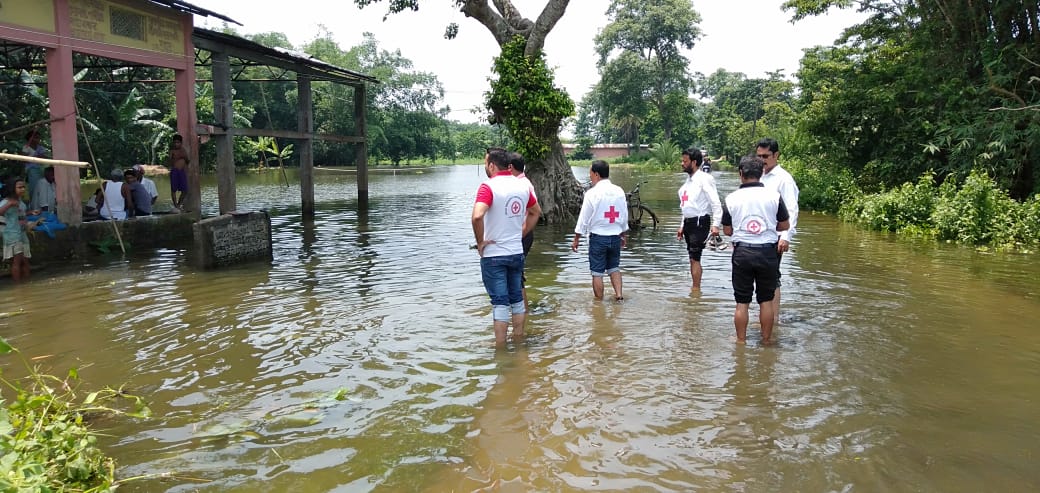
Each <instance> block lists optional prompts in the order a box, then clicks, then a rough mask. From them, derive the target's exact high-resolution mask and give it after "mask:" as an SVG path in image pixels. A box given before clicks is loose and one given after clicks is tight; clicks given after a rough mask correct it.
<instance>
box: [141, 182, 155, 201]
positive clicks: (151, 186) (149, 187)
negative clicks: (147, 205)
mask: <svg viewBox="0 0 1040 493" xmlns="http://www.w3.org/2000/svg"><path fill="white" fill-rule="evenodd" d="M141 186H142V187H144V189H145V190H148V195H149V196H151V197H152V203H155V199H156V198H158V197H159V189H158V188H155V182H154V181H152V179H151V178H145V177H144V176H142V177H141Z"/></svg>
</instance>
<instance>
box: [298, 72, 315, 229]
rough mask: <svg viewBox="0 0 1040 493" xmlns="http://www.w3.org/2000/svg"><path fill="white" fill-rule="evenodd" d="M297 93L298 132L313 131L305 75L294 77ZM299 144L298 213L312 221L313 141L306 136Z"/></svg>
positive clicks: (312, 118)
mask: <svg viewBox="0 0 1040 493" xmlns="http://www.w3.org/2000/svg"><path fill="white" fill-rule="evenodd" d="M296 92H297V93H298V98H299V100H298V103H297V109H296V112H297V116H298V117H299V130H300V132H303V133H306V134H310V133H311V132H313V131H314V104H313V103H312V101H313V97H312V95H311V80H310V78H308V77H307V76H305V75H297V76H296ZM299 144H300V212H301V213H302V214H303V218H304V219H314V141H313V140H312V139H311V138H310V136H309V135H308V136H306V137H304V138H302V139H300V141H299Z"/></svg>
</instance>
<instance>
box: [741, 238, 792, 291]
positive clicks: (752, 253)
mask: <svg viewBox="0 0 1040 493" xmlns="http://www.w3.org/2000/svg"><path fill="white" fill-rule="evenodd" d="M779 265H780V261H779V256H777V254H776V243H767V244H764V245H755V244H746V243H745V244H739V243H734V244H733V277H732V279H733V299H735V300H736V301H737V303H751V293H754V294H755V300H756V301H758V302H759V303H765V302H767V301H772V300H773V296H774V291H776V283H777V272H778V271H779V270H780V267H779Z"/></svg>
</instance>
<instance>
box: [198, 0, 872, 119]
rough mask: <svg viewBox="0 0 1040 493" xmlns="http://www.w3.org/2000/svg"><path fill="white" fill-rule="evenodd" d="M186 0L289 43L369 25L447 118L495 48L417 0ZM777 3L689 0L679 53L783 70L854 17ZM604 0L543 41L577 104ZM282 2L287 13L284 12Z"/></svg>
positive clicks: (354, 39)
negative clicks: (408, 64) (414, 8)
mask: <svg viewBox="0 0 1040 493" xmlns="http://www.w3.org/2000/svg"><path fill="white" fill-rule="evenodd" d="M192 3H193V4H195V5H197V6H199V7H202V8H205V9H209V10H212V11H214V12H218V13H220V14H224V15H226V16H228V17H230V18H232V19H235V20H236V21H238V22H241V23H242V24H243V25H242V26H234V27H235V28H236V29H237V30H238V31H239V32H243V33H258V32H269V31H274V32H281V33H285V35H286V36H288V38H289V41H291V42H292V43H293V44H294V45H297V46H299V45H302V44H304V43H306V42H308V41H310V40H312V39H314V37H315V36H316V35H317V34H318V32H319V25H324V26H325V27H326V28H327V29H328V30H329V31H330V32H331V33H332V34H333V37H334V39H335V40H336V41H337V42H338V43H339V44H340V46H341V47H342V48H344V49H348V48H350V47H351V46H354V45H356V44H358V43H360V42H361V39H362V33H364V32H371V33H373V34H374V35H375V37H376V40H377V41H378V42H379V45H380V47H381V48H382V49H385V50H390V51H393V50H400V51H401V54H402V55H403V56H404V57H405V58H408V59H410V60H412V62H413V63H414V65H415V69H416V70H420V71H424V72H432V73H434V74H436V75H437V78H438V79H439V80H440V81H441V83H442V84H443V85H444V88H445V91H446V94H445V102H446V104H447V105H449V106H451V108H452V114H451V118H452V119H456V120H460V121H477V120H478V118H479V117H480V115H474V114H473V113H472V112H471V111H470V110H471V109H472V108H474V107H477V106H480V105H482V103H483V93H484V91H486V90H487V89H488V84H487V78H488V75H489V74H490V73H491V62H492V58H493V57H494V56H495V55H496V54H497V52H498V50H497V46H496V45H495V42H494V40H493V39H492V37H491V34H490V33H489V32H488V31H487V30H486V29H485V28H484V26H482V25H480V24H479V23H478V22H477V21H475V20H473V19H469V18H467V17H465V16H464V15H463V14H462V13H460V12H457V11H454V10H453V9H452V8H451V7H450V2H448V1H443V2H442V4H443V5H440V4H437V5H432V6H431V4H433V2H426V3H424V6H423V7H422V8H421V9H420V10H419V11H418V12H404V13H401V14H396V15H392V16H390V17H389V18H388V19H387V21H386V22H383V20H382V17H383V14H384V12H385V8H386V7H385V4H374V5H372V6H370V7H367V8H365V9H364V10H358V9H357V8H356V7H354V4H353V2H351V1H349V0H338V1H333V0H294V1H293V2H288V3H287V2H284V1H280V0H193V1H192ZM782 3H783V0H705V1H703V2H698V1H695V2H694V8H695V9H696V10H697V11H698V12H700V14H701V17H702V21H701V24H700V27H701V30H702V32H703V37H702V39H701V40H700V42H698V43H697V45H696V46H695V47H694V49H693V50H692V51H691V52H690V53H689V54H688V58H690V60H691V66H690V69H691V71H694V72H701V73H704V74H709V73H711V72H714V71H715V70H717V69H719V68H725V69H726V70H729V71H733V72H743V73H745V74H747V75H748V76H749V77H760V76H764V75H765V73H766V72H768V71H773V70H776V69H784V73H786V74H788V75H793V74H794V73H795V71H797V69H798V61H799V60H800V59H801V57H802V49H803V48H806V47H810V46H815V45H819V44H830V43H832V42H833V41H834V39H835V38H836V37H837V36H838V35H839V34H840V32H841V30H842V29H844V28H845V27H848V26H851V25H852V24H854V23H856V22H859V20H860V19H862V16H861V15H859V14H855V13H852V12H845V11H842V12H837V13H834V14H830V15H828V16H826V17H821V18H813V19H807V20H804V21H800V22H798V23H797V24H795V25H792V24H791V23H790V22H789V21H788V20H789V19H790V15H789V14H788V13H785V12H783V11H781V10H780V5H781V4H782ZM514 4H515V5H516V6H517V8H519V9H520V11H521V12H522V13H523V14H524V15H525V16H527V17H528V18H532V19H533V18H535V17H536V16H537V15H538V13H539V12H540V10H541V8H542V6H544V5H545V2H544V0H514ZM609 4H610V2H609V0H574V1H572V2H571V3H570V5H569V6H568V8H567V13H566V14H564V16H563V18H562V19H561V20H560V22H559V23H558V24H557V25H556V27H555V28H554V29H553V32H552V33H550V35H549V37H548V38H547V40H546V48H545V52H546V57H547V59H548V61H549V65H550V66H552V67H554V68H555V71H556V78H557V83H558V84H559V85H560V86H561V87H563V88H565V89H566V90H567V92H568V93H570V95H571V97H572V98H573V99H574V100H575V101H576V102H577V101H580V100H581V97H582V96H583V95H584V94H585V93H586V92H587V91H588V90H589V88H590V87H591V86H592V85H593V84H595V83H596V81H597V80H598V79H599V75H598V73H597V71H596V54H595V51H594V50H593V45H592V44H593V37H594V36H595V35H596V33H597V32H598V31H599V30H600V29H601V28H602V27H603V26H604V25H606V23H607V19H606V16H605V13H606V10H607V7H608V6H609ZM287 9H291V12H287ZM450 22H456V23H458V24H459V28H460V29H459V35H458V37H457V38H455V39H454V40H445V39H444V38H443V34H444V28H445V27H446V26H447V25H448V23H450ZM196 25H199V26H202V27H208V28H211V29H218V28H220V26H221V22H219V21H218V20H216V19H214V18H201V17H199V18H196Z"/></svg>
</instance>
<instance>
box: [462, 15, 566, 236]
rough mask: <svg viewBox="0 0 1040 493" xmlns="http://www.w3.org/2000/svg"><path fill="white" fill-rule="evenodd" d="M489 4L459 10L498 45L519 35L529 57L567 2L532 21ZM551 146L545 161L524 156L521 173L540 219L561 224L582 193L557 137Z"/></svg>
mask: <svg viewBox="0 0 1040 493" xmlns="http://www.w3.org/2000/svg"><path fill="white" fill-rule="evenodd" d="M491 3H493V4H494V5H493V6H492V5H491V4H490V3H489V2H488V0H465V1H464V2H461V4H460V6H461V9H460V10H461V11H462V13H464V14H466V16H468V17H472V18H474V19H476V20H477V21H479V22H480V23H481V24H483V25H484V27H486V28H487V29H488V31H490V32H491V34H492V35H493V36H494V37H495V40H496V41H497V42H498V44H499V46H501V45H504V44H506V43H508V42H510V41H511V40H512V39H513V36H517V35H519V36H523V38H524V39H525V40H526V41H527V44H526V46H525V53H526V55H527V56H528V57H531V56H535V54H536V53H538V52H539V51H541V50H542V47H543V46H545V37H546V36H548V34H549V32H550V31H552V28H553V27H554V26H555V25H556V23H557V22H558V21H559V20H560V17H563V13H564V12H565V11H566V10H567V5H568V4H569V3H570V0H548V1H547V2H546V5H545V7H544V8H543V9H542V12H541V13H540V14H539V15H538V18H537V19H536V20H534V21H531V20H530V19H527V18H525V17H524V16H523V15H522V14H521V13H520V11H519V10H518V9H517V8H516V6H514V5H513V2H512V1H511V0H493V1H492V2H491ZM495 117H496V118H510V116H509V115H507V114H497V115H495ZM551 146H552V151H551V152H550V153H549V156H548V157H547V158H545V159H531V157H530V156H524V157H525V158H526V159H527V160H528V161H527V169H526V170H525V171H526V174H527V176H528V178H530V180H531V183H533V184H534V188H535V193H536V194H538V202H539V203H540V204H541V207H542V220H544V221H545V222H548V223H562V222H565V221H568V220H573V219H575V218H577V217H578V211H580V210H581V196H582V193H583V190H582V187H581V184H580V183H578V179H577V178H575V177H574V173H572V172H571V168H570V165H568V164H567V158H566V155H565V154H564V152H563V145H562V144H560V138H559V137H558V136H556V137H553V143H552V144H551Z"/></svg>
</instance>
